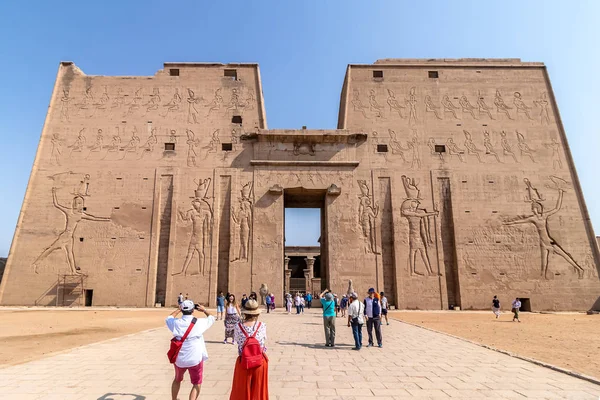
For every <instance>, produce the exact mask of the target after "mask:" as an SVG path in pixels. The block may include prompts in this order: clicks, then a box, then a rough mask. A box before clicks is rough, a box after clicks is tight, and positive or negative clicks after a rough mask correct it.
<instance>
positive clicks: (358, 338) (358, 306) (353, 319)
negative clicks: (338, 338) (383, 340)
mask: <svg viewBox="0 0 600 400" xmlns="http://www.w3.org/2000/svg"><path fill="white" fill-rule="evenodd" d="M364 313H365V305H364V303H363V302H361V301H359V300H358V294H356V292H352V293H351V294H350V305H349V306H348V327H350V326H352V336H354V347H353V348H352V350H360V349H361V348H362V327H363V324H364V323H365V320H364V317H365V315H364Z"/></svg>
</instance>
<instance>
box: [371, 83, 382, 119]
mask: <svg viewBox="0 0 600 400" xmlns="http://www.w3.org/2000/svg"><path fill="white" fill-rule="evenodd" d="M369 107H370V110H371V111H372V112H373V113H374V114H375V116H376V117H378V118H383V106H382V105H381V104H379V103H378V102H377V98H376V97H375V90H374V89H371V90H370V91H369Z"/></svg>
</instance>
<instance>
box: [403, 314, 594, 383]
mask: <svg viewBox="0 0 600 400" xmlns="http://www.w3.org/2000/svg"><path fill="white" fill-rule="evenodd" d="M391 315H393V318H396V319H398V320H401V321H406V322H410V323H413V324H417V325H420V326H424V327H427V328H431V329H435V330H437V331H440V332H446V333H449V334H452V335H455V336H459V337H462V338H465V339H469V340H472V341H474V342H477V343H483V344H486V345H489V346H492V347H495V348H498V349H502V350H506V351H510V352H512V353H516V354H519V355H522V356H525V357H530V358H534V359H536V360H540V361H544V362H547V363H549V364H553V365H556V366H559V367H563V368H566V369H568V370H571V371H575V372H579V373H582V374H585V375H590V376H593V377H596V378H600V315H586V314H575V313H560V314H532V313H521V314H520V317H521V321H522V322H521V323H520V324H519V323H516V322H514V323H513V322H511V321H512V314H511V313H510V312H505V313H503V314H502V315H501V316H500V318H499V319H498V320H496V319H495V316H494V315H493V314H492V312H491V311H489V312H469V311H459V312H442V311H440V312H435V311H425V312H419V311H414V312H413V311H398V312H392V313H391Z"/></svg>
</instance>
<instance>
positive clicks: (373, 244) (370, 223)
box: [358, 180, 380, 254]
mask: <svg viewBox="0 0 600 400" xmlns="http://www.w3.org/2000/svg"><path fill="white" fill-rule="evenodd" d="M358 186H359V188H360V191H361V195H359V196H358V198H359V199H360V204H359V206H358V223H359V224H360V227H361V228H362V232H363V236H364V237H365V239H366V240H367V243H368V251H370V252H371V253H373V254H380V253H379V251H378V250H377V240H376V237H375V222H376V218H377V216H378V215H379V205H378V204H375V206H374V207H373V205H372V204H373V200H372V198H371V196H370V195H369V186H368V185H367V182H366V181H364V180H359V181H358Z"/></svg>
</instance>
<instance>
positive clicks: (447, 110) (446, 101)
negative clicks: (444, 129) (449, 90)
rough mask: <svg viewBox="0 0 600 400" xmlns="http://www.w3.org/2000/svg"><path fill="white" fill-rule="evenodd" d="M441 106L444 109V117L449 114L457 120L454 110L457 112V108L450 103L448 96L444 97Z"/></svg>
mask: <svg viewBox="0 0 600 400" xmlns="http://www.w3.org/2000/svg"><path fill="white" fill-rule="evenodd" d="M442 106H443V107H444V116H445V115H446V113H450V114H452V116H453V117H454V119H458V116H457V115H456V110H458V109H459V107H457V106H455V105H454V103H452V100H450V96H448V95H447V94H446V95H444V97H443V99H442Z"/></svg>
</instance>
